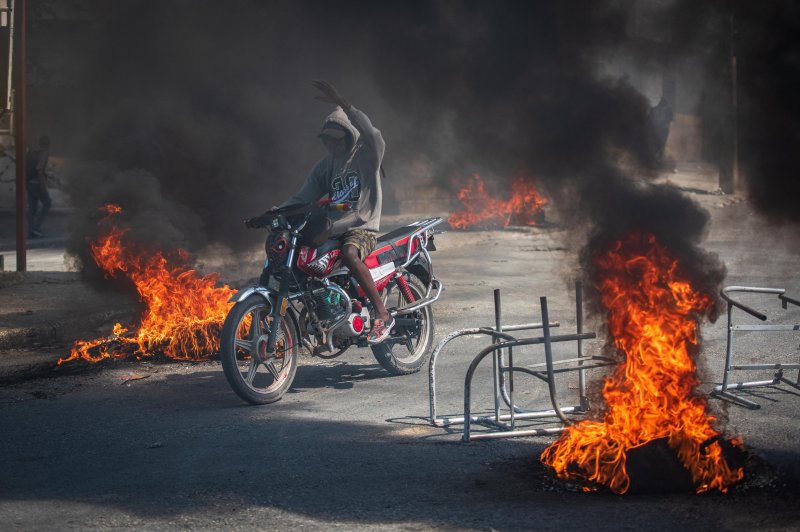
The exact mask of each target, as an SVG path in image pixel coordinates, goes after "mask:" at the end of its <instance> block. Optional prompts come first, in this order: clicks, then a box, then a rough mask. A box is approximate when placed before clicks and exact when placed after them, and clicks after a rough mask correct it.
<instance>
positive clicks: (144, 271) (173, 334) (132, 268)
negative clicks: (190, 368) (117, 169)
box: [58, 204, 234, 365]
mask: <svg viewBox="0 0 800 532" xmlns="http://www.w3.org/2000/svg"><path fill="white" fill-rule="evenodd" d="M104 210H105V212H106V216H105V217H104V218H103V219H102V220H101V221H100V227H101V229H102V230H103V234H102V236H100V237H99V238H98V239H97V240H95V241H94V242H90V248H91V253H92V257H93V258H94V261H95V262H96V263H97V265H98V266H99V267H100V268H101V270H102V271H103V273H104V275H105V276H106V278H118V277H119V276H124V278H126V279H129V280H130V281H131V282H132V283H133V284H134V286H135V287H136V290H137V292H138V294H139V298H140V300H141V301H142V303H143V304H144V305H145V311H144V314H143V317H142V320H141V323H140V325H139V328H138V329H137V330H136V331H135V332H132V331H129V330H128V329H126V328H125V327H123V326H122V325H121V324H119V323H117V324H116V325H115V326H114V330H113V334H112V335H111V336H109V337H104V338H97V339H95V340H89V341H84V340H79V341H77V342H75V345H74V347H73V348H72V352H71V353H70V355H69V356H68V357H66V358H62V359H60V360H59V361H58V363H59V365H60V364H63V363H66V362H71V361H73V360H77V359H83V360H86V361H89V362H93V363H94V362H99V361H101V360H103V359H106V358H126V357H129V356H135V357H144V356H152V355H153V354H155V353H159V354H163V355H164V356H166V357H169V358H172V359H176V360H195V361H198V360H204V359H207V358H208V357H209V356H210V355H211V354H212V353H214V352H215V351H217V350H218V349H219V328H220V327H221V326H222V322H223V321H224V320H225V316H226V314H227V313H228V310H229V309H230V307H231V303H229V302H228V300H229V299H230V297H231V296H232V295H233V293H234V290H233V289H231V288H229V287H228V286H222V287H220V288H217V287H216V284H217V282H218V280H219V276H218V275H217V274H211V275H206V276H203V277H201V276H199V275H198V274H197V272H195V271H194V270H193V269H191V268H190V267H189V264H188V255H187V253H186V252H185V251H183V250H178V251H177V252H176V253H164V252H162V251H158V250H149V249H146V248H144V247H142V246H140V245H138V244H136V243H134V242H130V241H126V240H125V235H126V233H127V232H128V230H127V229H124V228H120V227H119V226H117V225H115V223H114V217H115V216H117V215H119V214H120V213H121V212H122V209H121V208H120V207H119V206H118V205H113V204H109V205H106V206H105V207H104Z"/></svg>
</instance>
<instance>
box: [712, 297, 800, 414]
mask: <svg viewBox="0 0 800 532" xmlns="http://www.w3.org/2000/svg"><path fill="white" fill-rule="evenodd" d="M734 292H739V293H750V294H774V295H777V296H778V299H779V300H780V302H781V306H782V307H783V308H784V309H787V308H788V307H789V305H797V306H800V300H798V299H795V298H791V297H788V296H787V295H786V290H785V289H783V288H760V287H754V286H726V287H725V288H723V289H722V292H721V295H722V298H723V299H724V300H725V301H726V302H727V303H728V341H727V347H726V349H725V368H724V371H723V374H722V384H720V385H718V386H716V387H715V388H714V391H712V392H711V395H712V396H714V397H719V398H723V399H727V400H729V401H731V402H734V403H736V404H738V405H741V406H744V407H746V408H750V409H751V410H758V409H759V408H761V405H759V404H758V403H755V402H753V401H749V400H747V399H744V398H743V397H740V396H738V395H736V394H733V393H731V392H730V391H729V390H746V389H749V388H758V387H761V386H775V385H778V384H784V385H788V386H790V387H792V388H794V389H795V390H800V363H798V364H791V363H790V364H787V363H783V362H766V363H762V364H734V363H733V340H734V333H736V332H742V331H749V332H765V333H774V332H800V324H792V323H778V324H758V323H741V324H734V323H733V309H734V308H738V309H740V310H742V311H744V312H746V313H747V314H750V315H751V316H754V317H756V318H758V319H759V320H761V321H767V315H766V314H764V313H762V312H759V311H757V310H755V309H752V308H750V307H749V306H747V305H745V304H743V303H742V302H740V301H736V300H735V299H733V298H732V297H731V296H730V294H731V293H734ZM795 369H796V370H798V372H797V379H796V380H795V381H794V382H793V381H791V380H789V379H788V378H786V377H785V376H784V371H785V370H795ZM759 370H760V371H764V370H775V374H774V375H773V378H772V379H770V380H758V381H746V382H745V381H743V382H730V380H731V373H732V372H734V371H759Z"/></svg>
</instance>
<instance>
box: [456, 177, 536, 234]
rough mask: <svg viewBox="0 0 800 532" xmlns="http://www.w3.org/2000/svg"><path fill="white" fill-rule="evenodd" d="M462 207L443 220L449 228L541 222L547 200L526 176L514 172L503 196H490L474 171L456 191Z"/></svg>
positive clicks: (489, 226)
mask: <svg viewBox="0 0 800 532" xmlns="http://www.w3.org/2000/svg"><path fill="white" fill-rule="evenodd" d="M458 200H459V201H460V202H461V203H462V205H463V206H464V207H463V209H462V210H459V211H456V212H454V213H453V214H451V215H450V217H449V218H448V219H447V221H448V222H449V223H450V226H451V227H452V228H453V229H494V228H498V227H508V226H509V225H541V224H542V222H544V206H545V205H547V200H546V199H545V198H544V197H542V196H541V195H540V194H539V192H538V191H537V190H536V186H535V185H534V184H533V182H532V181H531V180H530V178H527V177H525V176H524V175H518V176H517V178H516V179H515V180H514V182H513V183H512V185H511V197H510V198H509V199H507V200H504V199H499V198H496V197H494V196H492V195H491V194H490V193H489V191H487V190H486V185H485V183H484V182H483V179H482V178H481V176H479V175H478V174H475V175H474V176H472V178H471V179H470V180H469V182H468V183H467V185H466V186H464V187H463V188H462V189H461V190H459V192H458Z"/></svg>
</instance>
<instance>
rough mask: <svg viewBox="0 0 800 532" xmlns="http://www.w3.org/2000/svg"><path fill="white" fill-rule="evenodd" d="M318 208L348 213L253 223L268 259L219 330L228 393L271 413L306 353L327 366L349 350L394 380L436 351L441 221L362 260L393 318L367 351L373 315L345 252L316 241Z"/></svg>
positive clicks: (331, 242) (395, 237) (290, 212)
mask: <svg viewBox="0 0 800 532" xmlns="http://www.w3.org/2000/svg"><path fill="white" fill-rule="evenodd" d="M321 208H324V209H329V210H340V211H344V210H349V209H350V208H351V206H350V204H349V203H347V202H344V203H337V204H331V203H327V204H322V205H320V204H316V205H314V204H312V205H305V206H300V207H296V206H292V207H287V208H283V209H274V210H271V211H268V212H267V213H265V214H263V215H262V216H260V217H257V218H253V219H251V220H249V221H248V225H249V226H250V227H257V228H265V229H267V230H268V236H267V239H266V244H265V249H266V254H267V257H266V261H265V262H264V268H263V270H262V272H261V276H260V278H259V281H258V283H257V284H256V285H254V286H250V287H247V288H245V289H243V290H241V291H239V292H238V293H237V294H236V295H234V296H233V298H231V302H235V305H234V306H233V307H232V308H231V310H230V311H229V313H228V315H227V317H226V319H225V322H224V324H223V327H222V332H221V335H220V341H221V346H220V358H221V360H222V367H223V369H224V372H225V377H226V378H227V380H228V383H229V384H230V386H231V387H232V388H233V390H234V391H235V392H236V393H237V394H238V395H239V397H241V398H242V399H244V400H245V401H247V402H249V403H251V404H267V403H272V402H275V401H277V400H279V399H280V398H281V397H282V396H283V394H284V393H286V391H287V390H288V389H289V388H290V387H291V385H292V382H293V381H294V377H295V373H296V371H297V363H298V360H297V357H298V353H299V348H300V346H301V345H302V346H303V347H305V348H306V349H308V350H309V351H310V353H311V355H312V356H318V357H320V358H326V359H328V358H334V357H337V356H339V355H341V354H342V353H344V352H345V351H346V350H347V349H349V348H350V347H352V346H357V347H367V346H369V347H370V348H371V349H372V354H373V355H374V357H375V359H376V360H377V361H378V363H379V364H380V365H381V366H382V367H383V368H385V369H386V370H387V371H388V372H389V373H391V374H392V375H405V374H409V373H414V372H417V371H419V370H420V368H422V366H423V365H424V364H425V362H426V361H427V359H428V357H429V356H430V352H431V350H432V348H433V337H434V318H433V309H432V308H431V305H432V304H433V303H434V302H435V301H436V300H438V299H439V296H440V295H441V293H442V291H443V289H444V287H443V285H442V283H441V281H439V280H438V279H436V277H435V276H434V274H433V265H432V262H431V256H430V253H429V252H430V251H434V250H435V249H436V247H435V245H434V234H435V231H434V227H435V226H437V225H438V224H440V223H441V222H442V219H441V218H428V219H425V220H420V221H417V222H414V223H411V224H409V225H406V226H404V227H400V228H399V229H395V230H394V231H391V232H389V233H387V234H384V235H382V236H380V237H378V243H377V245H376V247H375V250H374V251H373V252H372V253H371V254H370V255H369V256H368V257H366V258H364V259H363V260H364V263H365V264H366V265H367V267H368V268H369V270H370V274H371V275H372V279H373V280H374V281H375V285H376V287H377V289H378V292H379V294H380V295H381V298H382V300H383V302H384V305H386V307H387V309H388V310H389V312H390V313H391V314H392V315H393V316H394V317H395V325H394V327H393V328H392V331H391V334H390V336H389V338H387V339H386V340H385V341H384V342H382V343H380V344H377V345H370V344H368V343H367V334H368V333H369V329H370V326H371V323H372V317H373V316H374V314H375V313H374V309H373V306H372V304H371V303H370V301H369V299H368V298H367V297H366V295H365V293H364V291H363V289H362V288H361V287H360V286H359V285H358V282H357V281H356V279H355V277H353V276H352V274H351V273H350V272H349V270H348V269H347V268H346V267H345V266H344V265H343V263H342V261H341V259H340V253H341V249H340V248H341V242H340V241H339V240H337V239H325V238H322V239H320V238H318V236H319V234H318V233H319V232H320V223H319V220H320V209H321ZM322 218H324V219H325V220H327V217H326V216H324V215H323V216H322ZM323 232H324V231H323ZM321 240H324V241H321Z"/></svg>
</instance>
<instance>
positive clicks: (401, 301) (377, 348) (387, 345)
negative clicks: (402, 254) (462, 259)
mask: <svg viewBox="0 0 800 532" xmlns="http://www.w3.org/2000/svg"><path fill="white" fill-rule="evenodd" d="M404 275H405V276H406V280H407V281H408V286H409V288H410V289H411V294H412V295H413V296H414V301H419V300H420V299H422V298H423V297H424V296H425V289H424V288H423V285H422V282H421V281H420V280H419V279H417V278H416V276H414V275H412V274H410V273H407V272H406V273H405V274H404ZM386 299H387V301H386V302H385V304H386V306H387V307H398V308H399V307H402V306H405V305H407V304H408V303H409V301H407V300H406V298H405V296H404V295H403V293H402V292H401V291H400V289H399V288H398V287H397V286H393V287H392V288H391V289H390V290H389V292H388V295H387V297H386ZM402 318H403V319H404V320H408V319H411V320H414V325H413V326H404V325H395V327H394V328H393V329H392V334H391V335H390V336H389V338H388V339H387V340H386V341H385V342H383V343H381V344H378V345H373V346H371V347H372V354H373V356H375V359H376V360H377V361H378V363H379V364H380V365H381V366H382V367H383V368H384V369H385V370H386V371H388V372H389V373H391V374H392V375H408V374H409V373H416V372H417V371H419V370H420V369H421V368H422V366H424V365H425V362H426V361H427V360H428V356H429V355H430V352H431V349H432V348H433V334H434V322H433V309H432V308H431V306H430V305H428V306H427V307H422V308H421V309H419V310H417V311H415V312H413V313H412V314H407V315H405V316H402ZM398 319H399V317H398Z"/></svg>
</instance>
